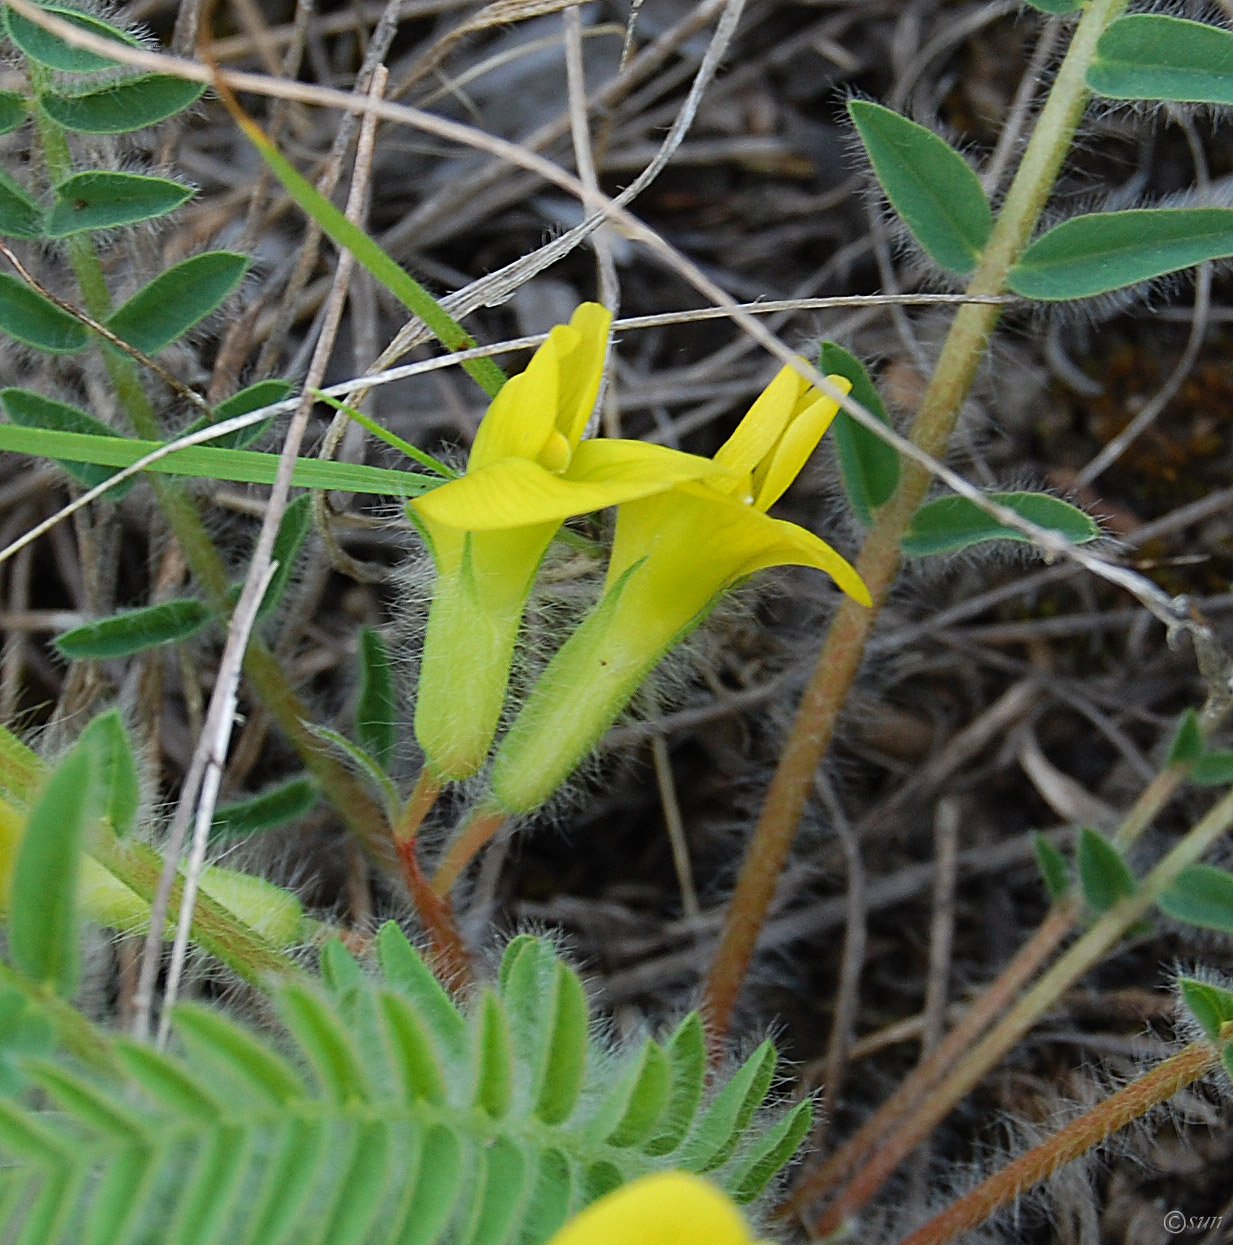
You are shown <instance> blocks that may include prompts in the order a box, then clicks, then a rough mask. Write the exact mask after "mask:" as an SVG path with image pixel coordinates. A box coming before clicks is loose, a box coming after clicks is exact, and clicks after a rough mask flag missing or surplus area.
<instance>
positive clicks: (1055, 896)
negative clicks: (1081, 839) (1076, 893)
mask: <svg viewBox="0 0 1233 1245" xmlns="http://www.w3.org/2000/svg"><path fill="white" fill-rule="evenodd" d="M1032 846H1033V849H1034V851H1035V853H1036V867H1037V868H1038V869H1039V870H1040V876H1041V880H1042V881H1043V882H1044V884H1045V890H1046V892H1047V893H1048V895H1049V898H1050V899H1052V900H1053V901H1054V902H1055V903H1056V902H1057V901H1058V900H1059V899H1065V898H1066V896H1067V895H1068V894H1070V866H1069V865H1068V864H1067V863H1066V857H1065V856H1063V855H1062V853H1061V852H1060V851H1059V850H1058V849H1057V848H1056V847H1055V846H1054V845H1053V844H1052V843H1050V842H1049V840H1048V839H1047V838H1045V836H1044V835H1043V834H1041V833H1040V832H1039V831H1037V832H1036V833H1035V834H1034V835H1033V836H1032Z"/></svg>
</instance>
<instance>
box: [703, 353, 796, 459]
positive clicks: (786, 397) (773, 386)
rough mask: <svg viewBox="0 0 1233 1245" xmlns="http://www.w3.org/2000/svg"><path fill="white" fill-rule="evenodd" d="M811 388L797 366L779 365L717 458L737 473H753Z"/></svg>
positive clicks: (721, 447) (720, 448)
mask: <svg viewBox="0 0 1233 1245" xmlns="http://www.w3.org/2000/svg"><path fill="white" fill-rule="evenodd" d="M808 388H809V382H808V381H807V380H805V378H804V377H803V376H801V374H800V373H799V372H798V371H797V370H796V369H795V368H792V367H783V368H780V370H779V371H778V372H777V373H776V374H775V378H774V380H772V381H771V383H770V384H769V385H767V387H766V388H765V389H763V390H762V392H761V393H760V394H759V395H758V396H757V398H756V399H755V400H754V404H753V406H751V407H750V408H749V410H748V412H746V414H745V417H744V418H743V419H742V420H741V422H740V423H739V424H737V426H736V431H735V432H733V434H732V435H731V436H730V437H729V438H728V439H727V440H726V441H725V442H724V443H723V445H721V446H720V447H719V449H718V450H717V451H716V453H715V461H716V462H717V463H718V464H719V465H720V466H721V467H726V468H727V469H728V470H729V471H731V472H733V473H734V474H737V475H744V474H746V473H751V474H752V472H753V471H754V469H755V468H756V467H757V466H758V464H759V463H760V462H762V460H763V459H764V458H765V457H766V456H767V455H768V454H769V453H770V452H771V450H772V449H774V447H775V443H776V442H777V441H778V440H779V438H780V437H781V436H783V430H784V428H786V427H787V425H788V421H789V420H790V419H791V418H792V412H793V411H794V410H795V409H796V405H797V402H798V401H799V399H800V396H801V394H802V393H804V392H805V390H806V389H808Z"/></svg>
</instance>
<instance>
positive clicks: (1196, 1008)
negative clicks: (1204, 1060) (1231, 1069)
mask: <svg viewBox="0 0 1233 1245" xmlns="http://www.w3.org/2000/svg"><path fill="white" fill-rule="evenodd" d="M1177 988H1178V990H1179V991H1180V992H1181V996H1182V1002H1183V1003H1185V1005H1186V1009H1187V1010H1188V1011H1189V1012H1190V1014H1191V1015H1192V1016H1193V1017H1194V1018H1195V1020H1197V1021H1198V1022H1199V1028H1200V1029H1202V1030H1203V1032H1204V1033H1205V1034H1207V1036H1208V1037H1209V1038H1210V1039H1211V1040H1212V1041H1213V1042H1215V1041H1217V1040H1218V1039H1219V1037H1220V1030H1221V1029H1222V1028H1223V1027H1224V1026H1225V1025H1227V1024H1229V1023H1231V1022H1233V992H1230V991H1228V990H1223V989H1221V988H1220V987H1219V986H1214V985H1212V984H1211V983H1210V982H1207V981H1198V980H1196V979H1195V978H1194V977H1179V978H1178V980H1177Z"/></svg>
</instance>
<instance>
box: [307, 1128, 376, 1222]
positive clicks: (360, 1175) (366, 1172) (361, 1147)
mask: <svg viewBox="0 0 1233 1245" xmlns="http://www.w3.org/2000/svg"><path fill="white" fill-rule="evenodd" d="M358 1132H359V1135H358V1137H357V1138H356V1142H355V1147H354V1150H353V1152H352V1155H351V1162H350V1163H349V1164H348V1165H347V1167H346V1169H345V1170H344V1171H343V1172H342V1176H341V1179H340V1180H339V1182H338V1186H337V1192H336V1194H335V1198H334V1205H333V1207H332V1208H331V1210H330V1216H329V1219H328V1222H327V1223H326V1225H325V1228H324V1231H323V1232H322V1234H321V1237H320V1239H321V1240H322V1241H328V1242H329V1245H360V1242H362V1241H365V1240H369V1239H371V1238H370V1237H369V1236H368V1230H369V1228H370V1226H371V1225H372V1222H373V1219H374V1218H375V1217H376V1215H377V1214H378V1213H379V1212H380V1210H381V1203H382V1201H383V1195H384V1192H385V1187H386V1184H387V1182H388V1180H389V1178H390V1167H391V1166H392V1165H393V1160H394V1152H393V1151H394V1147H393V1138H392V1137H391V1136H390V1127H389V1124H388V1123H386V1121H384V1120H365V1121H363V1122H362V1123H361V1124H360V1125H359V1129H358ZM331 1158H332V1161H333V1163H335V1164H338V1163H340V1156H338V1155H332V1156H331Z"/></svg>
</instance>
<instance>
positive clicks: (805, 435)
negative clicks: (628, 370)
mask: <svg viewBox="0 0 1233 1245" xmlns="http://www.w3.org/2000/svg"><path fill="white" fill-rule="evenodd" d="M829 379H830V380H831V382H832V383H833V384H835V385H836V386H838V387H840V388H842V389H846V388H847V387H848V382H847V381H846V380H844V379H843V378H842V377H839V376H832V377H830V378H829ZM837 410H838V404H837V403H836V402H835V401H833V400H832V399H831V398H828V397H826V396H825V395H823V394H822V393H820V392H819V391H818V390H817V389H814V388H813V387H812V386H810V385H809V384H808V383H807V382H806V381H805V380H804V379H802V378H801V377H800V376H799V375H798V373H797V372H796V371H795V370H794V369H792V368H790V367H786V368H784V369H783V370H782V371H781V372H780V373H779V374H778V375H777V376H776V377H775V379H774V380H773V381H771V383H770V385H768V386H767V388H766V389H765V390H764V391H763V393H762V394H761V395H760V396H759V398H758V399H757V401H755V403H754V404H753V406H752V407H751V408H750V410H749V412H748V414H747V415H746V416H745V418H744V419H743V420H742V421H741V423H740V425H739V427H738V428H737V429H736V431H735V432H734V433H733V435H732V436H731V437H730V438H729V440H728V441H727V442H726V443H725V444H724V445H723V446H722V447H721V448H720V450H719V452H718V453H717V454H716V455H715V457H714V459H713V460H711V462H712V466H713V467H714V468H715V471H714V472H713V473H712V474H710V475H706V476H697V477H695V478H694V479H693V480H687V481H682V482H681V483H679V484H677V485H675V486H674V487H672V488H671V489H669V490H667V491H662V492H659V493H656V494H654V495H652V496H648V497H643V498H639V499H634V500H631V501H628V502H625V503H624V504H622V505H620V506H619V507H618V509H617V524H616V536H615V539H614V543H613V549H612V559H611V562H610V565H609V569H608V576H607V581H606V584H605V593H604V596H603V598H602V600H601V601H600V603H599V605H598V606H597V607H596V609H595V611H594V612H593V613H592V614H591V615H590V616H589V617H588V618H587V619H586V620H585V621H584V622H583V624H582V625H581V626H580V627H579V628H578V630H577V631H575V632H574V634H573V635H572V636H571V637H570V638H569V639H568V640H567V641H566V643H565V644H564V646H563V647H562V648H561V650H560V651H559V652H558V653H557V655H556V656H555V657H554V658H553V660H552V661H551V663H549V665H548V667H547V669H546V670H545V671H544V674H543V676H542V677H541V678H540V680H539V682H538V683H537V684H536V686H535V687H534V689H532V692H531V695H530V698H529V699H528V701H527V703H526V705H525V706H524V707H523V709H522V712H521V713H520V714H519V716H518V718H517V719H516V720H515V721H514V724H513V725H512V727H511V728H510V731H509V733H508V734H507V735H506V737H505V739H504V740H503V741H502V744H501V747H500V749H499V750H498V752H497V756H496V760H495V762H494V766H493V777H492V797H493V800H494V802H495V804H496V805H497V806H498V807H499V808H501V809H502V810H504V811H506V812H511V813H519V812H527V811H530V810H531V809H534V808H537V807H538V806H539V805H540V804H542V803H543V802H544V801H545V800H546V799H548V797H549V796H550V795H552V793H553V792H554V791H555V790H556V789H557V787H559V786H560V784H561V783H562V782H564V781H565V779H566V778H567V777H568V776H569V774H570V773H571V772H572V771H573V769H574V767H575V766H576V765H577V764H578V762H579V761H580V760H581V759H582V757H583V756H585V755H586V753H587V752H589V751H590V750H591V748H593V747H594V746H595V744H596V743H597V742H598V741H599V739H600V737H601V736H602V735H603V733H604V731H605V730H606V729H607V728H608V726H609V725H610V724H611V723H612V720H613V719H614V718H615V717H616V715H617V714H618V713H620V711H621V710H622V709H623V708H624V707H625V705H626V704H628V703H629V700H630V698H631V697H632V696H633V694H634V692H635V691H636V690H637V688H638V685H639V684H640V683H641V682H642V680H643V679H644V678H645V677H646V676H647V674H648V673H649V672H650V670H651V669H652V667H653V666H654V665H655V664H656V663H657V662H658V661H659V659H660V658H661V657H662V656H663V655H664V653H665V652H667V650H668V649H669V648H671V647H672V646H673V645H674V644H676V643H677V642H678V641H680V640H681V639H682V638H683V637H684V636H685V635H686V634H687V633H688V632H689V631H690V630H692V629H693V628H694V627H695V626H696V625H697V624H698V623H699V622H701V621H702V619H704V618H705V617H706V615H707V613H708V612H709V611H710V610H711V608H712V607H713V606H714V604H715V602H716V601H717V600H718V599H719V597H720V596H721V595H722V594H723V593H724V592H725V591H726V590H727V589H728V588H731V587H732V586H733V585H734V584H735V583H736V582H737V581H738V580H741V579H743V578H745V577H746V576H747V575H751V574H752V573H753V572H755V571H758V570H761V569H763V568H765V567H770V566H779V565H786V564H793V565H799V566H812V567H816V568H817V569H818V570H821V571H825V572H826V573H827V574H828V575H830V576H831V578H832V579H834V580H835V582H836V583H837V584H838V585H839V587H840V588H842V589H843V591H844V592H846V593H847V594H848V595H849V596H850V597H852V598H853V599H854V600H856V601H859V602H860V603H861V604H864V605H868V604H870V598H869V592H868V589H867V588H866V587H865V585H864V583H863V582H862V580H861V578H860V576H859V575H858V574H857V573H856V571H855V570H854V569H853V568H852V566H851V565H849V563H848V562H847V561H845V559H844V558H842V557H841V556H840V555H839V554H838V553H836V552H835V550H834V549H832V548H831V546H830V545H828V544H827V543H826V542H825V541H824V540H822V539H820V538H819V537H817V536H815V535H814V534H813V533H812V532H809V531H806V530H805V529H804V528H802V527H799V526H798V525H797V524H795V523H787V522H784V521H782V520H779V519H772V518H771V517H770V516H769V515H767V513H766V510H767V508H768V507H769V506H771V505H772V504H773V503H774V502H775V501H777V500H778V499H779V497H780V496H781V495H782V493H783V492H784V490H785V489H786V488H787V487H788V485H789V484H791V483H792V481H793V480H794V479H795V478H796V476H797V475H798V474H799V472H800V470H801V468H802V467H803V466H804V465H805V462H806V460H807V459H808V457H809V455H810V454H812V452H813V450H814V448H815V446H816V445H817V443H818V441H819V439H820V438H821V436H822V434H823V433H824V432H825V431H826V429H827V427H828V426H829V425H830V423H831V420H832V419H834V417H835V414H836V412H837Z"/></svg>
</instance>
